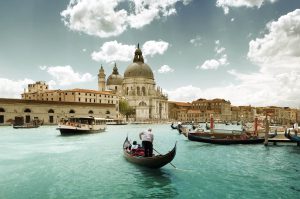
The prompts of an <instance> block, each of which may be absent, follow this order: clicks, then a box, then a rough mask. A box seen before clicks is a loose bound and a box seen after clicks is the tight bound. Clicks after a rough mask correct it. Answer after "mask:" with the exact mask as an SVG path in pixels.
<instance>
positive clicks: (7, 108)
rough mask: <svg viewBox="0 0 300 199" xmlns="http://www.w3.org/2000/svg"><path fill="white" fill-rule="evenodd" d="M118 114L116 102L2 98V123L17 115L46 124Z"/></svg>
mask: <svg viewBox="0 0 300 199" xmlns="http://www.w3.org/2000/svg"><path fill="white" fill-rule="evenodd" d="M117 114H118V111H117V110H116V106H115V104H104V103H101V104H100V103H82V102H66V101H64V102H63V101H40V100H24V99H4V98H0V125H10V124H11V123H12V121H14V119H15V117H23V118H24V121H25V123H30V122H31V121H32V120H33V119H39V120H41V121H43V123H44V124H57V123H58V122H59V121H60V120H61V119H62V118H69V117H87V116H94V117H101V118H115V117H116V115H117Z"/></svg>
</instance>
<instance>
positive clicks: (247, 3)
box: [216, 0, 277, 14]
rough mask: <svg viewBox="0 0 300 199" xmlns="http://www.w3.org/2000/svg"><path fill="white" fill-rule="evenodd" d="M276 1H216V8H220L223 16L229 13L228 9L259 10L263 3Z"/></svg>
mask: <svg viewBox="0 0 300 199" xmlns="http://www.w3.org/2000/svg"><path fill="white" fill-rule="evenodd" d="M275 1H277V0H217V2H216V6H217V7H221V8H223V10H224V13H225V14H228V13H229V8H230V7H257V8H260V7H261V6H262V5H263V4H264V3H267V2H271V3H274V2H275Z"/></svg>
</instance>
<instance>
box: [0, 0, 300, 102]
mask: <svg viewBox="0 0 300 199" xmlns="http://www.w3.org/2000/svg"><path fill="white" fill-rule="evenodd" d="M138 43H139V44H140V48H141V49H142V51H143V55H144V58H145V62H146V63H147V64H148V65H149V66H150V67H151V69H152V70H153V72H154V78H155V81H156V84H157V86H159V87H161V88H162V89H163V92H164V93H166V94H167V95H168V97H169V100H170V101H180V102H191V101H193V100H196V99H198V98H205V99H213V98H223V99H225V100H229V101H230V102H231V104H232V105H252V106H270V105H272V106H284V107H287V106H289V107H295V108H300V47H299V46H300V0H51V1H50V0H26V1H23V0H9V1H5V0H0V98H21V93H22V92H23V91H24V88H26V87H27V84H28V83H33V82H35V81H46V82H47V83H48V84H49V86H50V88H52V89H72V88H83V89H95V90H96V89H97V74H98V71H99V69H100V66H101V65H102V66H103V68H104V70H105V73H106V77H108V76H109V75H110V74H111V73H112V69H113V66H114V63H115V62H116V64H117V67H118V69H119V72H120V74H122V75H123V74H124V71H125V70H126V68H127V66H128V65H129V64H130V63H132V60H133V55H134V50H135V49H136V46H137V44H138Z"/></svg>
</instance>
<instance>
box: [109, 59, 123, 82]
mask: <svg viewBox="0 0 300 199" xmlns="http://www.w3.org/2000/svg"><path fill="white" fill-rule="evenodd" d="M122 83H123V77H122V75H120V74H119V72H118V68H117V66H116V64H115V66H114V69H113V72H112V74H111V75H110V76H109V77H108V78H107V83H106V84H107V85H108V86H109V85H122Z"/></svg>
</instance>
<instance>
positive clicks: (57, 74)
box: [47, 65, 94, 86]
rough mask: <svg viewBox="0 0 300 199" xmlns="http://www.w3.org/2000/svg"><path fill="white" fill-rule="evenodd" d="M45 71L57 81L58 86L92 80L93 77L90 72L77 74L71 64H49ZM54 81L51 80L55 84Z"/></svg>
mask: <svg viewBox="0 0 300 199" xmlns="http://www.w3.org/2000/svg"><path fill="white" fill-rule="evenodd" d="M47 72H48V73H49V74H50V75H51V76H52V77H53V78H54V79H55V81H56V82H58V85H60V86H66V85H70V84H73V83H79V82H88V81H92V80H93V79H94V77H93V76H92V75H91V74H90V73H84V74H82V75H81V74H79V73H78V72H75V71H74V70H73V68H72V67H71V66H68V65H67V66H49V67H47ZM56 82H53V81H52V82H51V84H52V85H56Z"/></svg>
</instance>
